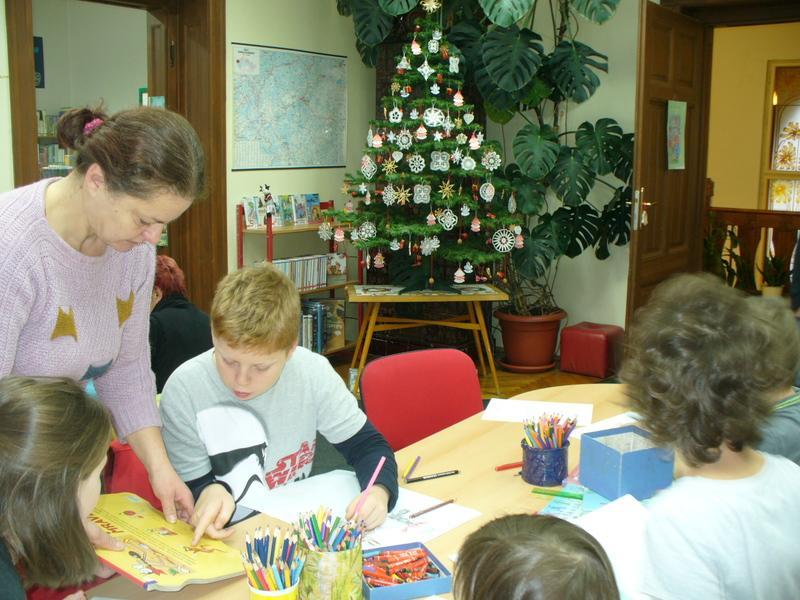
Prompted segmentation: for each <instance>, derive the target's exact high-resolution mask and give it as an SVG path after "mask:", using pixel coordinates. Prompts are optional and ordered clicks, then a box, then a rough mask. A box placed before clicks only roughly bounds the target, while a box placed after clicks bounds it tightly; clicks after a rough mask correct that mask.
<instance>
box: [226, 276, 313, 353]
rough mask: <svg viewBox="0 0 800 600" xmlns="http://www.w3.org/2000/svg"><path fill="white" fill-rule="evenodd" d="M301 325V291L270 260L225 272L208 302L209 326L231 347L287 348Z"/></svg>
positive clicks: (269, 349) (264, 350) (262, 349)
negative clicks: (209, 307) (262, 263)
mask: <svg viewBox="0 0 800 600" xmlns="http://www.w3.org/2000/svg"><path fill="white" fill-rule="evenodd" d="M299 329H300V295H299V294H298V293H297V288H296V287H295V285H294V283H292V281H291V280H290V279H289V278H288V277H287V276H286V275H284V274H283V273H282V272H281V271H279V270H278V269H276V268H275V267H274V266H273V265H272V264H270V263H266V264H264V265H262V266H258V267H245V268H243V269H239V270H238V271H234V272H233V273H228V274H227V275H226V276H225V277H223V278H222V280H221V281H220V282H219V285H217V291H216V293H215V294H214V301H213V302H212V304H211V330H212V332H213V333H214V336H215V337H216V338H220V339H222V340H224V341H225V342H226V343H227V344H230V345H231V346H233V347H234V348H241V349H246V350H256V351H260V352H278V351H280V350H290V349H291V348H292V347H293V346H294V345H295V343H296V342H297V333H298V331H299Z"/></svg>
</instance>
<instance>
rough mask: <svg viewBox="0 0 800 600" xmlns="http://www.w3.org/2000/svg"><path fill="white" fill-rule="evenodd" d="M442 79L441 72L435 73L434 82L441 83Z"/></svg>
mask: <svg viewBox="0 0 800 600" xmlns="http://www.w3.org/2000/svg"><path fill="white" fill-rule="evenodd" d="M443 81H444V75H442V74H441V73H437V74H436V83H442V82H443Z"/></svg>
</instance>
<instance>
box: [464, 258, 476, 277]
mask: <svg viewBox="0 0 800 600" xmlns="http://www.w3.org/2000/svg"><path fill="white" fill-rule="evenodd" d="M474 270H475V268H474V267H473V266H472V263H471V262H469V261H467V262H465V263H464V273H466V274H467V275H469V274H471V273H472V271H474Z"/></svg>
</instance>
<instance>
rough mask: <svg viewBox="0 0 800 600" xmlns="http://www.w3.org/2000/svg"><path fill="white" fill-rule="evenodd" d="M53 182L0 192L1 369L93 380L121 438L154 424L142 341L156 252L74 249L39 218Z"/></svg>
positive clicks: (145, 344)
mask: <svg viewBox="0 0 800 600" xmlns="http://www.w3.org/2000/svg"><path fill="white" fill-rule="evenodd" d="M53 181H55V180H54V179H46V180H42V181H39V182H37V183H34V184H31V185H28V186H25V187H21V188H18V189H16V190H12V191H11V192H7V193H5V194H0V376H5V375H8V374H13V375H51V376H61V377H71V378H73V379H76V380H78V381H80V382H81V383H83V384H85V383H87V382H88V381H89V380H90V379H94V380H95V388H96V389H97V394H98V396H99V397H100V399H101V400H102V402H103V403H104V404H105V405H106V406H107V407H108V408H109V410H110V411H111V414H112V416H113V418H114V426H115V427H116V430H117V435H119V436H120V437H121V438H125V437H126V436H127V435H129V434H131V433H133V432H135V431H137V430H139V429H141V428H143V427H148V426H154V425H155V426H160V425H161V421H160V419H159V416H158V410H157V409H156V406H155V393H156V392H155V382H154V378H153V374H152V372H151V371H150V349H149V346H148V327H149V312H150V295H151V293H152V290H153V275H154V270H155V249H154V248H153V246H151V245H149V244H141V245H139V246H136V247H135V248H133V249H132V250H130V251H129V252H117V251H116V250H114V249H112V248H107V249H106V252H105V254H104V255H103V256H97V257H95V256H86V255H84V254H81V253H80V252H78V251H77V250H75V249H74V248H72V247H71V246H69V245H68V244H67V243H66V242H65V241H64V240H63V239H61V237H60V236H59V235H58V234H57V233H56V232H55V231H53V229H51V228H50V226H49V225H48V223H47V220H46V218H45V211H44V193H45V189H46V188H47V186H48V185H49V184H50V183H52V182H53Z"/></svg>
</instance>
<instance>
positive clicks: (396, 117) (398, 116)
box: [389, 106, 403, 123]
mask: <svg viewBox="0 0 800 600" xmlns="http://www.w3.org/2000/svg"><path fill="white" fill-rule="evenodd" d="M402 120H403V110H402V109H400V108H398V107H396V106H395V107H394V108H393V109H392V110H390V111H389V122H390V123H399V122H400V121H402Z"/></svg>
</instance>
